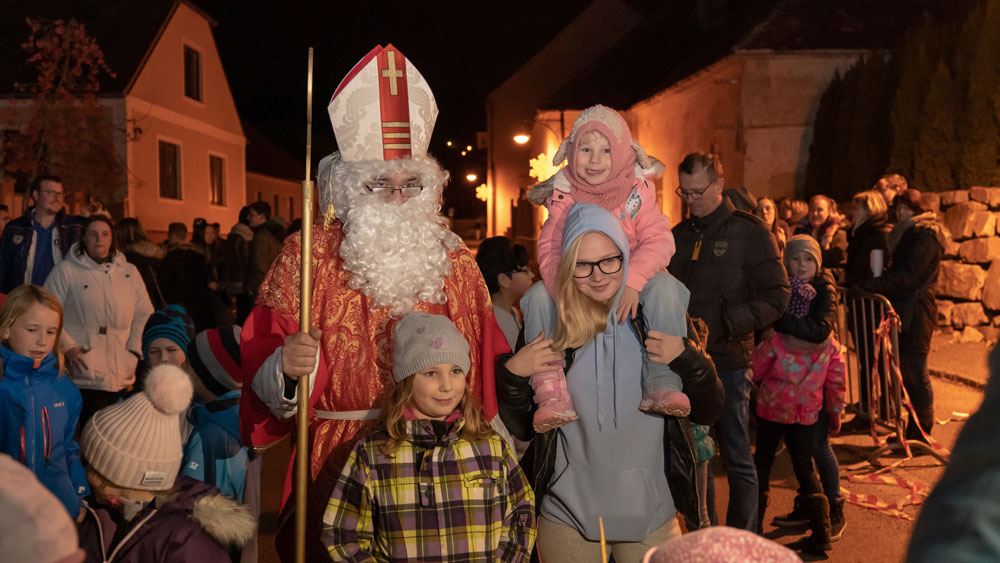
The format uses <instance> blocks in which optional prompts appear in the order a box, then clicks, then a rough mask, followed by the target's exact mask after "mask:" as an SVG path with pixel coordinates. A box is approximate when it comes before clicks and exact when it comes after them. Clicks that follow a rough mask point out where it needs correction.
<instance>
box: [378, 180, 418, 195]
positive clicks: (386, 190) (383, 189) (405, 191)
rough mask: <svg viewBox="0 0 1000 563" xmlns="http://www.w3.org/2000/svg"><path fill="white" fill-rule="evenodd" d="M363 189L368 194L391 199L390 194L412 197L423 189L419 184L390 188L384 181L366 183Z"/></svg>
mask: <svg viewBox="0 0 1000 563" xmlns="http://www.w3.org/2000/svg"><path fill="white" fill-rule="evenodd" d="M365 189H367V190H368V191H369V192H371V193H373V194H375V195H380V196H383V197H391V196H392V194H394V193H396V192H399V193H400V194H402V196H403V197H414V196H418V195H420V192H422V191H424V187H423V186H421V185H419V184H404V185H402V186H398V187H397V186H390V185H389V184H388V183H386V182H385V181H384V180H375V182H374V183H370V184H369V183H366V184H365Z"/></svg>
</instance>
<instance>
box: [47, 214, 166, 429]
mask: <svg viewBox="0 0 1000 563" xmlns="http://www.w3.org/2000/svg"><path fill="white" fill-rule="evenodd" d="M45 288H46V289H48V290H49V291H51V292H52V293H54V294H55V295H56V296H57V297H58V298H59V300H60V301H62V304H63V311H64V314H63V332H62V340H61V342H60V349H61V350H62V352H63V354H64V355H65V357H66V366H67V368H68V369H69V374H70V377H71V378H72V380H73V383H75V384H76V385H77V387H79V388H80V393H81V394H82V395H83V412H82V413H81V415H80V424H81V425H82V424H84V423H86V421H87V419H89V418H90V415H92V414H93V413H94V412H96V411H97V410H99V409H101V408H103V407H105V406H108V405H110V404H113V403H115V402H117V401H118V399H119V398H121V397H122V395H124V394H125V392H127V391H129V390H130V389H131V387H132V384H133V383H135V368H136V365H137V364H138V361H139V359H140V358H141V357H142V329H143V327H144V326H145V325H146V319H148V318H149V315H150V314H152V313H153V305H152V303H150V301H149V294H148V293H147V292H146V286H145V284H144V283H143V281H142V276H141V275H140V274H139V271H138V270H136V268H135V266H133V265H132V264H130V263H128V262H126V261H125V256H124V255H123V254H122V253H121V252H118V251H117V250H116V249H115V243H114V237H113V236H112V225H111V220H110V219H108V218H107V217H105V216H103V215H91V216H90V217H89V218H88V219H87V221H86V223H84V225H83V238H82V240H81V241H80V242H78V243H76V244H74V245H73V246H72V247H71V248H70V252H69V254H67V256H66V259H64V260H63V261H61V262H59V263H58V264H56V267H55V268H53V269H52V273H50V274H49V277H48V279H46V280H45Z"/></svg>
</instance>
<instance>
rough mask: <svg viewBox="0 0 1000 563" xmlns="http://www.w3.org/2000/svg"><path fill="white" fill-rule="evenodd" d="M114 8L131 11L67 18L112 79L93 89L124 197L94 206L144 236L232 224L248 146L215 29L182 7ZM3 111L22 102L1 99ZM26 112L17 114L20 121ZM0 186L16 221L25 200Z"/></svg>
mask: <svg viewBox="0 0 1000 563" xmlns="http://www.w3.org/2000/svg"><path fill="white" fill-rule="evenodd" d="M43 9H44V8H38V10H43ZM122 10H124V11H126V12H127V11H129V10H133V11H136V13H135V14H128V13H120V11H118V10H111V9H108V10H102V11H101V12H100V13H96V14H80V15H73V16H72V17H77V18H78V19H79V20H80V21H81V22H82V23H84V25H86V26H87V30H88V32H89V33H90V34H91V35H92V36H94V38H95V39H96V40H97V42H98V44H99V45H101V46H102V49H103V50H104V52H105V59H106V60H107V61H108V64H109V66H111V68H112V70H113V71H114V72H115V76H114V77H112V78H111V79H109V80H107V81H104V82H102V93H101V104H102V106H103V107H104V108H105V112H106V116H107V117H108V119H109V120H110V122H111V124H112V127H113V129H114V130H115V131H116V138H115V146H116V147H117V150H118V152H119V155H120V157H121V160H122V162H123V163H124V165H125V167H126V169H127V170H126V171H125V172H124V174H123V177H122V178H116V179H110V180H109V181H112V182H120V183H121V184H122V185H124V186H126V189H125V190H123V199H122V201H106V202H103V203H104V204H105V205H107V206H108V207H109V208H110V209H112V211H113V212H114V214H115V215H116V217H117V216H131V217H136V218H138V219H139V220H140V222H141V223H142V225H143V227H144V229H145V230H146V231H147V232H148V233H150V235H151V236H152V237H153V238H156V237H157V236H158V235H161V234H162V233H165V232H166V230H167V226H168V225H169V224H170V223H172V222H183V223H186V224H187V225H189V226H190V225H191V224H192V222H193V221H194V219H195V218H196V217H202V218H205V219H206V220H208V222H210V223H212V222H219V223H220V224H222V225H224V226H229V225H232V224H233V223H235V222H236V219H237V215H238V213H239V210H240V208H241V207H242V206H243V205H245V203H246V199H247V197H246V194H247V189H246V144H247V142H246V137H245V136H244V133H243V128H242V125H241V123H240V119H239V115H238V113H237V111H236V104H235V102H234V101H233V96H232V93H231V92H230V90H229V84H228V82H227V80H226V74H225V71H224V69H223V67H222V61H221V60H220V57H219V53H218V50H217V48H216V45H215V39H214V38H213V36H212V27H213V26H214V25H215V23H214V21H213V20H212V19H211V17H210V16H208V15H207V14H205V13H204V12H202V11H201V10H200V9H199V8H197V7H196V6H194V5H193V4H191V3H189V2H186V1H185V0H170V1H165V0H151V2H150V3H149V4H146V5H142V6H138V5H134V6H129V5H126V6H124V7H122ZM112 12H114V13H112ZM40 15H41V16H42V17H45V16H46V15H47V14H45V13H44V11H42V12H41V14H40ZM52 17H69V16H67V15H64V14H54V15H52ZM123 21H130V22H131V28H130V29H129V30H127V31H122V30H121V25H122V22H123ZM137 45H138V48H137ZM12 82H13V81H12ZM5 104H20V105H22V106H24V105H25V104H30V101H29V100H16V99H13V100H12V99H4V100H0V106H2V105H5ZM26 110H27V108H25V111H20V112H18V114H17V115H23V116H25V119H26V118H27V115H28V111H26ZM17 127H18V124H17V123H5V124H4V128H5V129H13V128H17ZM54 172H55V173H56V174H57V175H58V170H56V171H54ZM0 186H2V187H0V202H4V203H8V205H9V206H10V207H11V210H12V214H15V215H16V214H18V213H19V212H20V208H21V202H22V200H23V197H24V194H23V193H17V192H16V191H15V189H14V185H13V181H12V179H10V178H5V181H4V182H2V183H0ZM77 189H78V188H75V187H74V186H67V191H69V192H74V191H77Z"/></svg>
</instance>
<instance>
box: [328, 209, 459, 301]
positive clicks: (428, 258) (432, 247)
mask: <svg viewBox="0 0 1000 563" xmlns="http://www.w3.org/2000/svg"><path fill="white" fill-rule="evenodd" d="M425 192H427V190H425ZM431 195H432V194H431V193H422V194H420V195H419V196H417V197H414V198H411V199H410V200H408V201H407V202H406V203H404V204H402V205H396V204H393V203H386V202H384V201H382V200H381V198H378V197H374V196H370V195H365V196H363V197H361V198H357V199H355V200H354V202H353V203H354V207H353V208H352V209H350V210H348V211H347V213H346V214H345V215H346V217H345V220H344V240H343V242H342V243H341V245H340V256H341V257H342V258H343V259H344V267H345V268H346V269H347V270H348V271H349V272H350V273H351V279H350V282H349V285H350V287H351V289H360V290H361V291H362V292H363V293H364V294H365V295H367V296H369V297H371V298H372V299H374V300H375V306H376V307H389V308H390V312H391V313H392V314H393V315H400V314H402V313H405V312H407V311H409V310H411V309H413V307H414V306H415V305H416V304H417V303H419V302H425V303H438V304H443V303H445V302H447V300H448V297H447V295H445V292H444V278H445V277H446V276H448V275H449V274H451V261H450V260H449V258H448V250H449V249H454V248H458V247H459V246H461V241H460V240H459V238H458V236H457V235H455V234H454V233H452V232H451V231H449V230H448V228H447V223H446V222H445V219H444V218H443V217H441V216H440V215H439V214H438V210H439V207H438V205H437V203H436V200H435V199H430V198H429V196H431Z"/></svg>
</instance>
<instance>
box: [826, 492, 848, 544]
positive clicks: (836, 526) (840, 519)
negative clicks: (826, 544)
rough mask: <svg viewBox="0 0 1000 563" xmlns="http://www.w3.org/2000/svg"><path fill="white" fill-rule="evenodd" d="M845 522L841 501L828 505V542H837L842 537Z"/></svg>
mask: <svg viewBox="0 0 1000 563" xmlns="http://www.w3.org/2000/svg"><path fill="white" fill-rule="evenodd" d="M846 527H847V521H846V520H844V501H843V499H841V500H839V501H837V502H833V503H830V541H837V540H839V539H840V538H842V537H843V536H844V528H846Z"/></svg>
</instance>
